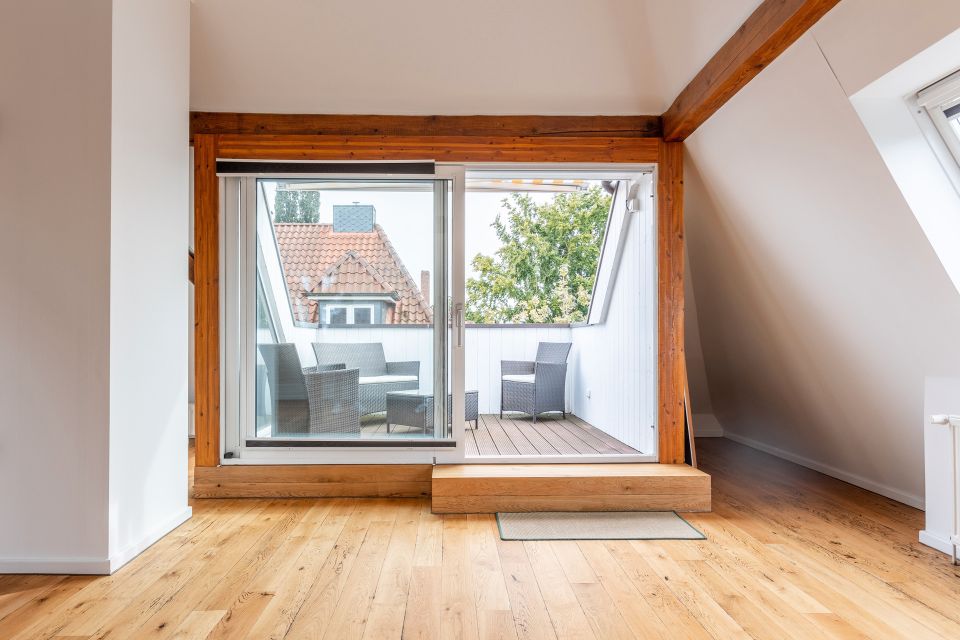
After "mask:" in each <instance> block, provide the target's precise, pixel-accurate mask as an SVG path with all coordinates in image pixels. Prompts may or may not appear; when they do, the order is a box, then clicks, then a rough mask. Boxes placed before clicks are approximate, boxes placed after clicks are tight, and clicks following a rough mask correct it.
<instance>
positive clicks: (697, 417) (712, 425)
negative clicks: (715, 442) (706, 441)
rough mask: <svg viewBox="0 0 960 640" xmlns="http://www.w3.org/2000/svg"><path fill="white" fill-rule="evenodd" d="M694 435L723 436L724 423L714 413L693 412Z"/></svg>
mask: <svg viewBox="0 0 960 640" xmlns="http://www.w3.org/2000/svg"><path fill="white" fill-rule="evenodd" d="M693 435H694V436H696V437H697V438H722V437H723V425H722V424H720V421H719V420H717V417H716V416H715V415H713V414H712V413H695V414H693Z"/></svg>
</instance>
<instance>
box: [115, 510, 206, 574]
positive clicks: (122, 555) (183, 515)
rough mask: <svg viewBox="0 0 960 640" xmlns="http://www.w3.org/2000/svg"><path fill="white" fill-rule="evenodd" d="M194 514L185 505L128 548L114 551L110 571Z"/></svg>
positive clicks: (135, 555)
mask: <svg viewBox="0 0 960 640" xmlns="http://www.w3.org/2000/svg"><path fill="white" fill-rule="evenodd" d="M192 515H193V508H192V507H185V508H184V509H183V511H181V512H180V513H178V514H176V515H175V516H173V517H172V518H170V519H168V520H167V521H165V522H163V523H162V524H161V525H160V526H158V527H156V528H155V529H154V530H153V531H151V532H150V533H148V534H147V535H145V536H143V537H142V538H140V540H138V541H137V542H135V543H133V544H131V545H130V546H128V547H127V548H126V549H123V550H122V551H120V552H118V553H114V554H113V555H112V556H110V570H109V572H108V573H113V572H114V571H116V570H117V569H119V568H120V567H122V566H123V565H125V564H127V563H128V562H130V561H131V560H133V559H134V558H136V557H137V556H138V555H140V554H141V553H143V552H144V551H146V550H147V549H148V548H149V547H150V546H151V545H152V544H153V543H155V542H156V541H158V540H159V539H160V538H162V537H163V536H165V535H167V534H168V533H170V532H171V531H173V530H174V529H176V528H177V527H179V526H180V525H181V524H183V523H184V522H186V521H187V520H189V519H190V516H192Z"/></svg>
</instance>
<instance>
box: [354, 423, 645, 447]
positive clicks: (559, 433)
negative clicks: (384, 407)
mask: <svg viewBox="0 0 960 640" xmlns="http://www.w3.org/2000/svg"><path fill="white" fill-rule="evenodd" d="M472 426H473V423H472V422H471V423H469V425H468V427H472ZM390 430H391V433H392V435H394V436H400V435H401V434H404V433H405V432H407V431H409V432H410V434H411V436H419V435H421V434H422V433H423V432H422V431H421V430H419V429H414V428H411V427H405V426H403V425H394V426H393V427H391V429H390ZM361 431H362V434H361V437H366V438H369V437H385V436H386V435H387V430H386V424H385V423H384V422H383V417H382V415H374V416H366V417H365V418H364V419H363V421H362V426H361ZM466 438H467V439H466V445H467V456H473V457H476V456H484V457H486V456H525V455H533V456H537V455H539V456H563V455H589V456H595V455H609V454H618V453H625V454H631V455H637V454H640V453H641V452H640V451H637V450H636V449H634V448H633V447H631V446H629V445H626V444H624V443H622V442H620V441H619V440H617V439H616V438H614V437H612V436H610V435H607V434H606V433H604V432H603V431H601V430H600V429H597V428H596V427H594V426H593V425H591V424H589V423H587V422H584V421H583V420H581V419H580V418H578V417H577V416H575V415H573V414H572V413H568V414H567V417H566V418H562V417H561V416H560V415H554V414H545V415H540V416H537V422H536V424H534V422H533V420H531V419H530V416H527V415H522V414H507V415H505V416H504V417H503V419H501V418H500V417H499V416H498V415H496V414H489V413H484V414H480V419H479V420H478V421H477V427H476V429H473V428H468V429H467V433H466Z"/></svg>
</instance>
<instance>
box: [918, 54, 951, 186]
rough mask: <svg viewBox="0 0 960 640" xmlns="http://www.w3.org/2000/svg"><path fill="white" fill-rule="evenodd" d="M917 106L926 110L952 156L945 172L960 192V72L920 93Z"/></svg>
mask: <svg viewBox="0 0 960 640" xmlns="http://www.w3.org/2000/svg"><path fill="white" fill-rule="evenodd" d="M917 104H918V105H919V106H920V107H922V108H923V109H925V110H926V113H927V115H928V116H930V120H931V121H932V122H933V124H934V125H935V126H936V128H937V131H938V132H939V134H940V138H942V140H943V143H944V144H945V145H946V148H947V151H949V152H950V154H951V155H952V156H953V160H954V164H953V166H952V167H950V168H949V169H948V171H947V172H948V173H949V174H950V176H951V178H952V179H953V180H954V185H955V186H956V187H957V188H958V190H960V183H958V181H960V168H958V167H960V71H958V72H956V73H953V74H951V75H949V76H947V77H946V78H944V79H943V80H940V81H939V82H937V83H935V84H932V85H930V86H929V87H927V88H926V89H923V90H922V91H920V93H918V94H917Z"/></svg>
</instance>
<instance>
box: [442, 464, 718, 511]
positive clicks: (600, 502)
mask: <svg viewBox="0 0 960 640" xmlns="http://www.w3.org/2000/svg"><path fill="white" fill-rule="evenodd" d="M432 508H433V512H434V513H495V512H497V511H687V512H691V511H710V476H709V475H707V474H706V473H704V472H702V471H699V470H697V469H694V468H692V467H690V466H688V465H685V464H649V463H646V464H644V463H641V464H613V463H611V464H527V465H517V464H453V465H439V466H436V467H434V468H433V483H432Z"/></svg>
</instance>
